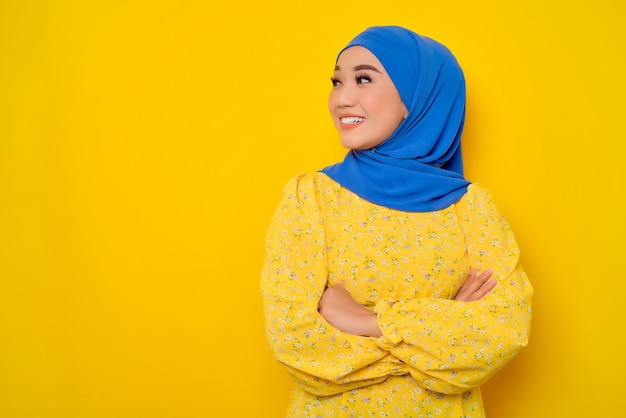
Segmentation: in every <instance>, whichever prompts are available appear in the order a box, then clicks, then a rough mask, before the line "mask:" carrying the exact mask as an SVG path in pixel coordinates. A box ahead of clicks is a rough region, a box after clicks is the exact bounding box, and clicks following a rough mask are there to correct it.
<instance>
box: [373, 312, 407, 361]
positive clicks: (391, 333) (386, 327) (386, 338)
mask: <svg viewBox="0 0 626 418" xmlns="http://www.w3.org/2000/svg"><path fill="white" fill-rule="evenodd" d="M375 311H376V315H377V316H378V327H379V328H380V331H381V332H382V334H383V336H382V337H380V338H379V339H378V340H379V341H378V343H379V346H380V347H381V348H382V349H386V348H387V347H386V346H388V345H389V344H391V345H392V346H395V345H396V344H398V343H400V341H402V337H401V336H400V334H399V333H398V329H397V327H396V326H395V325H394V324H393V312H391V305H390V304H389V302H388V301H387V300H380V301H379V302H378V303H377V304H376V307H375Z"/></svg>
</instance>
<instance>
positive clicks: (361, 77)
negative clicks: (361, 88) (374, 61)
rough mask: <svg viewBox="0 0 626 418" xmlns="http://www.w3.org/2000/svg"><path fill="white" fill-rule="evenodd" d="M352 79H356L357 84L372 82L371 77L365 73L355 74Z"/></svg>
mask: <svg viewBox="0 0 626 418" xmlns="http://www.w3.org/2000/svg"><path fill="white" fill-rule="evenodd" d="M354 79H355V80H356V83H357V84H366V83H371V82H372V78H371V77H370V76H369V75H367V74H357V75H356V76H355V77H354Z"/></svg>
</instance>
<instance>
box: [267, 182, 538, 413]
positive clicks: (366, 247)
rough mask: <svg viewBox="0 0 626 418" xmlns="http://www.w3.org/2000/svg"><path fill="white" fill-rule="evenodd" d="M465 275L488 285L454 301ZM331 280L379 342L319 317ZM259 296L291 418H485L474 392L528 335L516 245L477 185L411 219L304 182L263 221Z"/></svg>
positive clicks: (527, 296) (528, 292)
mask: <svg viewBox="0 0 626 418" xmlns="http://www.w3.org/2000/svg"><path fill="white" fill-rule="evenodd" d="M471 268H477V269H479V270H485V269H487V268H490V269H492V270H493V272H494V277H495V278H496V279H497V281H498V284H497V286H496V288H495V289H494V290H493V291H492V292H491V293H490V294H489V295H487V296H486V297H485V298H483V299H482V300H480V301H475V302H460V301H455V300H453V298H454V296H455V294H456V292H457V291H458V289H459V288H460V287H461V285H462V283H463V281H464V280H465V278H466V277H467V275H468V273H469V271H470V269H471ZM337 283H341V284H342V285H343V286H344V287H345V288H346V289H347V290H348V292H349V293H350V294H351V295H352V297H353V298H355V299H356V300H357V301H358V302H359V303H361V304H363V305H364V306H366V307H368V308H370V309H372V310H374V311H375V312H376V313H377V315H378V322H379V326H380V328H381V331H382V333H383V336H382V337H380V338H372V337H361V336H356V335H351V334H347V333H344V332H341V331H339V330H338V329H336V328H334V327H333V326H332V325H330V324H329V323H328V322H326V321H325V320H324V318H323V317H321V316H320V315H319V313H318V311H317V303H318V301H319V299H320V297H321V296H322V293H323V292H324V289H325V288H326V287H327V286H329V285H333V284H337ZM261 290H262V294H263V298H264V312H265V316H266V327H267V338H268V341H269V345H270V349H271V352H272V354H273V355H274V356H275V358H276V359H277V360H278V362H279V363H281V364H282V365H284V366H285V368H286V369H287V371H288V372H289V373H290V374H291V375H292V377H293V379H294V380H295V382H296V385H295V387H294V389H293V392H292V395H291V400H290V403H289V408H288V409H289V412H288V416H290V417H298V418H300V417H369V416H377V417H384V416H389V417H472V418H475V417H483V416H484V410H483V406H482V400H481V396H480V390H479V386H480V384H482V383H483V382H485V381H486V380H487V379H489V377H490V376H492V375H493V374H494V373H495V372H496V371H497V370H499V369H500V368H501V367H503V366H504V365H505V364H506V363H507V362H508V361H509V360H511V358H513V356H515V354H517V353H518V352H519V350H520V349H521V348H523V347H524V346H525V345H526V344H527V342H528V337H529V331H530V320H531V297H532V287H531V285H530V283H529V281H528V279H527V277H526V275H525V273H524V270H523V269H522V267H521V265H520V264H519V250H518V247H517V244H516V242H515V238H514V236H513V233H512V232H511V230H510V229H509V226H508V224H507V223H506V221H505V220H504V219H503V218H502V216H501V215H500V214H499V213H498V211H497V209H496V206H495V205H494V203H493V201H492V199H491V197H490V195H489V193H488V192H487V191H486V190H485V189H483V188H481V187H480V186H479V185H477V184H472V185H470V186H469V188H468V192H467V193H466V194H465V195H464V196H463V197H462V198H461V199H460V200H459V201H458V202H457V203H455V204H453V205H452V206H450V207H448V208H446V209H444V210H440V211H435V212H425V213H421V212H415V213H414V212H402V211H398V210H394V209H389V208H385V207H381V206H378V205H375V204H372V203H370V202H368V201H365V200H364V199H361V198H360V197H358V196H357V195H355V194H354V193H352V192H350V191H348V190H346V189H345V188H343V187H341V186H340V185H339V184H337V183H336V182H334V181H333V180H331V179H330V178H329V177H327V176H326V175H325V174H323V173H305V174H300V175H298V176H296V177H295V178H293V179H291V180H290V181H289V182H288V184H287V186H286V187H285V190H284V193H283V198H282V200H281V202H280V204H279V206H278V208H277V210H276V214H275V216H274V218H273V220H272V222H271V224H270V227H269V230H268V234H267V240H266V260H265V264H264V268H263V273H262V280H261Z"/></svg>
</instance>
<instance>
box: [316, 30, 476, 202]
mask: <svg viewBox="0 0 626 418" xmlns="http://www.w3.org/2000/svg"><path fill="white" fill-rule="evenodd" d="M357 45H359V46H362V47H365V48H367V49H368V50H369V51H370V52H372V53H373V54H374V55H375V56H376V58H378V60H379V61H380V62H381V63H382V65H383V67H384V68H385V70H386V71H387V74H389V76H390V77H391V80H392V81H393V83H394V85H395V86H396V89H397V90H398V93H399V94H400V98H401V99H402V102H403V103H404V105H405V106H406V108H407V109H408V115H407V117H406V118H405V119H404V120H403V121H402V122H401V123H400V125H399V126H398V127H397V128H396V129H395V131H394V132H393V133H392V134H391V136H389V138H387V139H386V140H385V141H383V142H382V143H381V144H379V145H378V146H376V147H374V148H372V149H368V150H351V151H350V152H349V153H348V154H347V155H346V157H345V159H344V161H343V162H341V163H338V164H335V165H333V166H330V167H326V168H324V169H323V170H322V172H324V173H326V174H327V175H328V176H330V177H331V178H332V179H333V180H335V181H336V182H338V183H339V184H341V185H342V186H343V187H345V188H347V189H348V190H350V191H352V192H354V193H356V194H357V195H358V196H360V197H362V198H364V199H366V200H368V201H370V202H372V203H375V204H378V205H381V206H386V207H389V208H392V209H398V210H402V211H408V212H430V211H435V210H440V209H444V208H446V207H448V206H450V205H451V204H453V203H454V202H456V201H457V200H459V199H460V198H461V196H463V195H464V194H465V193H466V191H467V186H468V185H469V184H470V182H469V181H467V180H465V178H464V177H463V161H462V159H461V133H462V131H463V124H464V121H465V79H464V76H463V71H462V70H461V67H460V66H459V64H458V63H457V61H456V59H455V58H454V56H453V55H452V53H451V52H450V51H449V50H448V49H447V48H446V47H445V46H443V45H441V44H439V43H437V42H436V41H434V40H432V39H429V38H426V37H423V36H420V35H418V34H416V33H414V32H412V31H410V30H408V29H405V28H401V27H398V26H377V27H371V28H369V29H367V30H365V31H364V32H362V33H361V34H359V35H357V37H356V38H354V39H353V40H352V41H351V42H350V43H349V44H348V45H347V46H346V47H345V48H344V49H342V50H341V52H340V53H339V55H341V53H342V52H343V51H345V50H346V49H347V48H350V47H352V46H357ZM339 55H338V56H337V59H339Z"/></svg>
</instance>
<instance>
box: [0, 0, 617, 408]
mask: <svg viewBox="0 0 626 418" xmlns="http://www.w3.org/2000/svg"><path fill="white" fill-rule="evenodd" d="M625 17H626V15H625V13H624V8H623V6H621V2H619V1H617V0H615V1H608V0H597V1H594V2H583V1H566V0H555V1H551V2H550V1H545V0H529V1H497V0H477V1H472V2H470V1H461V0H452V1H440V2H435V1H428V2H421V1H414V0H413V1H407V0H397V1H393V2H382V1H374V0H359V1H357V2H336V1H328V0H320V1H316V2H300V1H278V2H277V1H271V0H269V1H251V0H231V1H222V2H217V3H216V2H205V1H134V0H129V1H93V2H91V1H70V0H58V1H45V0H41V1H36V0H14V1H10V0H2V1H0V417H2V418H27V417H28V418H78V417H80V418H134V417H137V418H144V417H146V418H169V417H171V418H188V417H189V418H192V417H193V418H199V417H224V418H234V417H246V418H263V417H280V416H283V413H284V409H285V404H286V400H287V396H288V392H289V388H290V385H291V382H290V380H289V378H288V377H287V375H286V373H285V372H284V370H282V369H281V368H280V366H278V365H277V364H275V363H274V361H273V359H272V358H271V357H270V355H269V353H268V350H267V348H266V344H265V337H264V330H263V322H262V313H261V300H260V294H259V287H258V283H259V273H260V269H261V265H262V261H263V245H264V234H265V229H266V227H267V224H268V222H269V220H270V218H271V215H272V213H273V210H274V207H275V205H276V204H277V202H278V199H279V197H280V193H281V190H282V187H283V185H284V183H285V182H286V181H287V179H288V178H290V177H291V176H293V175H294V174H296V173H298V172H300V171H307V170H317V169H319V168H322V167H324V166H326V165H329V164H332V163H334V162H336V161H338V160H340V159H341V158H342V157H343V154H344V152H345V151H344V150H343V149H341V148H340V146H339V145H338V143H337V135H336V134H335V132H334V130H333V129H334V128H333V126H332V123H331V121H330V118H329V117H328V115H327V110H326V99H327V94H328V91H329V88H330V81H329V80H328V77H329V76H330V75H331V70H332V66H333V63H334V58H335V55H336V53H337V51H338V50H339V49H340V48H341V47H342V46H343V45H344V44H345V43H347V42H348V41H349V40H350V39H351V37H352V36H353V35H355V34H356V33H358V32H359V31H361V30H362V29H364V28H366V27H367V26H371V25H378V24H399V25H404V26H407V27H410V28H412V29H414V30H416V31H418V32H420V33H422V34H424V35H428V36H431V37H434V38H435V39H438V40H440V41H441V42H443V43H445V44H447V45H448V46H449V47H450V48H451V49H452V51H453V52H454V53H455V54H456V55H457V57H458V59H459V61H460V63H461V65H462V66H463V67H464V69H465V73H466V78H467V84H468V110H467V122H466V131H465V135H464V138H463V141H464V144H463V147H464V159H465V166H466V175H467V177H468V178H469V179H471V180H473V181H477V182H480V183H481V184H482V185H484V186H486V187H487V188H488V189H490V190H491V192H492V194H493V195H494V196H495V197H496V200H497V201H498V203H499V206H500V209H501V210H502V212H504V213H505V215H506V216H507V218H508V219H509V221H510V223H511V224H512V226H513V228H514V230H515V231H516V234H517V237H518V240H519V242H520V245H521V248H522V251H523V262H524V264H525V266H526V269H527V271H528V273H529V275H530V276H531V278H532V280H533V283H534V285H535V289H536V297H535V305H534V309H535V310H534V321H533V333H532V337H531V343H530V345H529V347H528V348H527V349H526V350H525V351H524V352H523V353H522V354H521V355H520V356H518V357H517V358H516V359H515V360H513V362H512V363H510V365H509V366H507V368H505V369H504V370H503V371H502V372H500V373H499V374H498V375H496V377H494V378H493V379H492V380H491V381H490V382H488V383H487V384H486V385H485V387H484V398H485V403H486V408H487V412H488V415H489V416H490V417H492V418H561V417H562V418H589V417H594V418H596V417H600V418H612V417H625V416H626V411H625V410H624V407H623V397H624V393H623V391H624V384H623V381H624V375H625V373H626V364H625V363H626V362H625V360H624V349H623V346H624V331H625V326H624V318H626V308H625V306H626V303H624V294H625V290H626V289H625V287H626V286H625V285H624V282H625V281H626V280H625V279H626V274H625V273H624V265H623V264H622V263H621V262H620V261H624V260H620V258H624V257H623V256H622V252H623V250H624V247H625V246H624V236H625V234H626V227H625V221H624V216H625V214H626V210H625V209H626V207H625V204H624V197H625V196H624V194H625V193H624V191H625V180H626V172H625V171H626V170H625V168H624V167H625V165H626V164H625V163H624V158H625V152H624V151H625V146H624V142H625V141H626V135H625V134H626V132H625V131H626V129H625V128H624V97H625V94H626V88H625V84H626V83H625V81H624V74H626V68H625V63H624V55H625V54H624V52H625V47H624V44H625V41H626V32H625V30H624V18H625Z"/></svg>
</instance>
